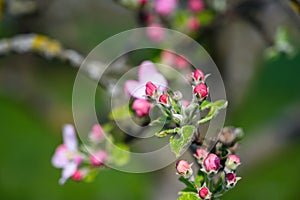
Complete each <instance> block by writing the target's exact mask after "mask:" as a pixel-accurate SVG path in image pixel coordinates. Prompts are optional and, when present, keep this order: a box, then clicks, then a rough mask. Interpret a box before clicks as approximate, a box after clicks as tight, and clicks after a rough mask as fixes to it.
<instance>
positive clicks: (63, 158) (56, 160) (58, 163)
mask: <svg viewBox="0 0 300 200" xmlns="http://www.w3.org/2000/svg"><path fill="white" fill-rule="evenodd" d="M51 163H52V165H53V166H54V167H56V168H63V167H64V166H65V165H66V164H67V163H68V158H67V154H66V147H65V146H64V145H60V146H59V147H57V149H56V151H55V153H54V155H53V157H52V159H51Z"/></svg>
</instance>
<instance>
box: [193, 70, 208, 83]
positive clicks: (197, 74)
mask: <svg viewBox="0 0 300 200" xmlns="http://www.w3.org/2000/svg"><path fill="white" fill-rule="evenodd" d="M193 78H194V80H195V81H199V80H201V81H203V80H204V78H205V75H204V73H203V72H202V71H201V70H199V69H196V70H195V71H194V73H193Z"/></svg>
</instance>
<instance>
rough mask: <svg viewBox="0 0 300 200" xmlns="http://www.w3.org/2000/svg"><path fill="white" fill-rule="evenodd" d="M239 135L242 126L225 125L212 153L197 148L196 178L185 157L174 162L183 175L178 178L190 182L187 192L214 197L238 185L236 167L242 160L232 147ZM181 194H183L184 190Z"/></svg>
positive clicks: (195, 155) (203, 196) (202, 148)
mask: <svg viewBox="0 0 300 200" xmlns="http://www.w3.org/2000/svg"><path fill="white" fill-rule="evenodd" d="M242 135H243V133H242V131H241V129H234V128H227V127H226V128H224V129H223V130H222V131H221V133H220V139H219V140H218V142H217V143H216V145H215V146H214V147H213V149H212V151H211V152H209V151H208V150H207V149H206V148H204V147H199V148H196V150H195V154H194V157H195V159H196V160H197V164H198V165H199V168H200V169H199V172H198V174H197V176H196V177H194V175H193V170H192V167H191V166H192V164H189V163H188V161H186V160H179V161H178V162H177V164H176V169H177V173H178V174H179V175H180V176H181V177H182V178H184V180H183V179H182V178H181V179H179V180H181V181H182V182H184V183H186V181H187V182H188V183H189V184H186V185H187V187H189V189H190V190H189V191H191V192H190V193H189V194H192V195H194V196H195V197H197V198H199V199H207V200H209V199H214V198H216V197H220V196H222V195H223V194H224V193H225V192H226V191H228V190H229V189H232V188H233V187H234V186H235V185H236V184H237V182H238V181H239V180H240V179H241V178H240V177H237V176H236V170H237V168H238V166H239V165H240V164H241V161H240V158H239V157H238V156H237V155H236V154H235V150H236V146H237V142H238V141H239V140H240V139H241V137H242ZM225 138H226V139H228V140H230V144H229V143H228V142H224V139H225ZM232 147H235V148H234V149H233V148H232ZM180 194H182V195H186V193H185V192H180Z"/></svg>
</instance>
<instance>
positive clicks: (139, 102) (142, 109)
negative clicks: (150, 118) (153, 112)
mask: <svg viewBox="0 0 300 200" xmlns="http://www.w3.org/2000/svg"><path fill="white" fill-rule="evenodd" d="M150 108H151V103H150V102H148V101H147V100H144V99H136V100H134V102H133V104H132V109H133V110H134V111H135V113H136V115H137V116H138V117H143V116H145V115H148V114H149V111H150Z"/></svg>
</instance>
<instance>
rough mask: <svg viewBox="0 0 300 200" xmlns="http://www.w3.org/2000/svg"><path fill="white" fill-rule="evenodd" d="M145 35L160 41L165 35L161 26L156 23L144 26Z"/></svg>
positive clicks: (154, 40)
mask: <svg viewBox="0 0 300 200" xmlns="http://www.w3.org/2000/svg"><path fill="white" fill-rule="evenodd" d="M146 33H147V36H148V37H149V39H150V40H152V41H153V42H157V43H158V42H161V41H162V40H163V39H164V37H165V30H164V29H163V26H162V25H161V24H158V23H152V24H150V25H149V26H148V27H147V28H146Z"/></svg>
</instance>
